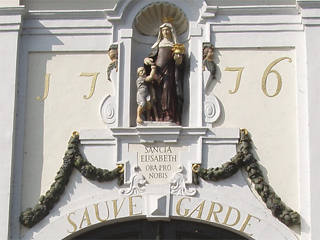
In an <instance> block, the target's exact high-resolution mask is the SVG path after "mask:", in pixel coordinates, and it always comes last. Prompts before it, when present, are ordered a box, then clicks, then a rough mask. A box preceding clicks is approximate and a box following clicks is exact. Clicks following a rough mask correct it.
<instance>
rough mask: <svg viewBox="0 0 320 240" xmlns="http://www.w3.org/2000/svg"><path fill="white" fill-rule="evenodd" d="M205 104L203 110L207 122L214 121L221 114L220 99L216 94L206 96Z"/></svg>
mask: <svg viewBox="0 0 320 240" xmlns="http://www.w3.org/2000/svg"><path fill="white" fill-rule="evenodd" d="M205 99H206V100H205V101H204V104H203V112H204V117H205V119H204V120H205V122H206V123H214V122H215V121H216V120H217V119H218V118H219V116H220V105H219V101H218V99H217V98H216V96H214V95H209V96H206V97H205Z"/></svg>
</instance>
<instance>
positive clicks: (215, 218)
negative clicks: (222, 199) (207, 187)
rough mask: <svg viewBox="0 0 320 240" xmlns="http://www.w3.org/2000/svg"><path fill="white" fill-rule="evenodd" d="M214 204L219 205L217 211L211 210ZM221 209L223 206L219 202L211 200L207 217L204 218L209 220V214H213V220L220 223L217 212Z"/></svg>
mask: <svg viewBox="0 0 320 240" xmlns="http://www.w3.org/2000/svg"><path fill="white" fill-rule="evenodd" d="M215 205H218V206H219V210H218V211H213V210H214V207H215ZM222 210H223V207H222V205H221V204H220V203H216V202H211V206H210V210H209V213H208V217H207V219H206V220H207V221H210V220H211V216H212V215H213V216H214V221H215V222H217V223H220V222H219V220H218V216H217V213H221V212H222Z"/></svg>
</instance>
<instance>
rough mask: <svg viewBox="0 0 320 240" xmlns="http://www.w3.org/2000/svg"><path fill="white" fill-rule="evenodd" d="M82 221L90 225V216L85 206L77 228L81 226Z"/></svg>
mask: <svg viewBox="0 0 320 240" xmlns="http://www.w3.org/2000/svg"><path fill="white" fill-rule="evenodd" d="M84 221H86V222H87V226H90V225H91V221H90V217H89V213H88V209H87V207H86V208H85V209H84V213H83V216H82V220H81V223H80V227H79V229H81V228H82V224H83V222H84Z"/></svg>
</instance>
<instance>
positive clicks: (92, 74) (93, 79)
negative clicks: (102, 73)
mask: <svg viewBox="0 0 320 240" xmlns="http://www.w3.org/2000/svg"><path fill="white" fill-rule="evenodd" d="M98 75H99V73H84V72H82V73H81V74H80V77H93V78H92V82H91V88H90V93H89V95H88V96H86V95H83V98H84V99H89V98H91V97H92V95H93V93H94V90H95V87H96V82H97V78H98Z"/></svg>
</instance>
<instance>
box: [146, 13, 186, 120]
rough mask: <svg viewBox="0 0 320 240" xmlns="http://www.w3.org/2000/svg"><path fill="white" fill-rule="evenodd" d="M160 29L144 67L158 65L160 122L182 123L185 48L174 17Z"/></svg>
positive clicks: (157, 102)
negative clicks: (177, 31) (174, 23)
mask: <svg viewBox="0 0 320 240" xmlns="http://www.w3.org/2000/svg"><path fill="white" fill-rule="evenodd" d="M163 21H164V23H163V24H162V25H161V26H160V27H159V34H158V39H157V41H156V42H155V44H154V45H153V46H152V47H151V50H152V53H151V54H150V55H149V56H148V57H147V58H145V59H144V64H145V65H146V66H150V65H151V64H152V63H155V64H156V74H155V77H154V80H153V83H152V84H153V87H154V89H155V95H156V96H155V105H156V107H157V113H158V118H159V120H160V121H166V122H175V123H177V124H181V115H182V105H183V92H182V90H183V75H184V46H183V45H182V44H178V39H177V36H176V32H175V29H174V27H173V25H172V21H173V19H172V18H166V19H164V20H163Z"/></svg>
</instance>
